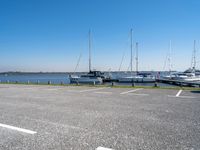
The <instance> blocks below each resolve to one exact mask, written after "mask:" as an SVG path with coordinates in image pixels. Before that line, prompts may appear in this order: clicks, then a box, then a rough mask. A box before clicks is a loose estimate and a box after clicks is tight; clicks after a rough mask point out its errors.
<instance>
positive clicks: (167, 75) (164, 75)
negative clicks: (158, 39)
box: [159, 40, 174, 80]
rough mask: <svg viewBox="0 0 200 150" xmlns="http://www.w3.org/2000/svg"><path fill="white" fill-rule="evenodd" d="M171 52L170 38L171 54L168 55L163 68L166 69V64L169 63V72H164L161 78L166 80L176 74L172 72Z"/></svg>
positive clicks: (170, 48) (170, 50)
mask: <svg viewBox="0 0 200 150" xmlns="http://www.w3.org/2000/svg"><path fill="white" fill-rule="evenodd" d="M171 53H172V42H171V40H170V41H169V54H168V55H167V57H166V61H165V65H164V68H163V70H164V69H165V67H166V64H167V65H168V71H167V73H165V74H163V75H162V76H161V79H164V80H170V79H171V78H172V77H173V76H174V75H173V74H172V63H171V59H172V58H171ZM159 78H160V77H159Z"/></svg>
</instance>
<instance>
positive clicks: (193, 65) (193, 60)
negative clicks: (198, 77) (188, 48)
mask: <svg viewBox="0 0 200 150" xmlns="http://www.w3.org/2000/svg"><path fill="white" fill-rule="evenodd" d="M192 63H193V64H192V69H193V71H195V68H196V40H194V50H193V58H192Z"/></svg>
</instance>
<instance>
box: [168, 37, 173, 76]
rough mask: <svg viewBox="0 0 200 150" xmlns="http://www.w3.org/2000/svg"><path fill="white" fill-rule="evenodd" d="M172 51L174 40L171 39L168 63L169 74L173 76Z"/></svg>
mask: <svg viewBox="0 0 200 150" xmlns="http://www.w3.org/2000/svg"><path fill="white" fill-rule="evenodd" d="M171 53H172V42H171V40H170V41H169V57H168V63H169V74H170V76H171V71H172V70H171V67H172V64H171V59H172V58H171Z"/></svg>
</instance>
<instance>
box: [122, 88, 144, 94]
mask: <svg viewBox="0 0 200 150" xmlns="http://www.w3.org/2000/svg"><path fill="white" fill-rule="evenodd" d="M139 90H142V89H134V90H130V91H126V92H122V93H120V94H122V95H124V94H128V93H133V92H136V91H139Z"/></svg>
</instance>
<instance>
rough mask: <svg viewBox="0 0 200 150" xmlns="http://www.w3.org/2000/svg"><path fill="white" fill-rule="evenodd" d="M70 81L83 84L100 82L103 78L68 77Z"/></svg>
mask: <svg viewBox="0 0 200 150" xmlns="http://www.w3.org/2000/svg"><path fill="white" fill-rule="evenodd" d="M69 80H70V83H71V84H73V83H83V84H102V82H103V80H102V78H100V77H70V78H69Z"/></svg>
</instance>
